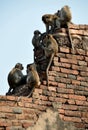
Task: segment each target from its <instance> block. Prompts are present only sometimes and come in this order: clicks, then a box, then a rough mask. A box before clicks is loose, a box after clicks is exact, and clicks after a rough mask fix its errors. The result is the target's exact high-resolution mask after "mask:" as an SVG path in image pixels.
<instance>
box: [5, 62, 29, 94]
mask: <svg viewBox="0 0 88 130" xmlns="http://www.w3.org/2000/svg"><path fill="white" fill-rule="evenodd" d="M23 69H24V67H23V65H22V64H21V63H17V64H16V65H15V66H14V68H13V69H12V70H11V71H10V72H9V74H8V77H7V80H8V84H9V86H10V88H9V90H8V92H7V94H9V93H10V92H11V91H14V89H15V88H16V87H18V86H19V85H22V84H25V83H26V76H24V75H23V73H22V70H23Z"/></svg>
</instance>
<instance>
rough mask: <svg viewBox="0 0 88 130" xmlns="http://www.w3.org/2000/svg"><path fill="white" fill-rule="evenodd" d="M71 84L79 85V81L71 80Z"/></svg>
mask: <svg viewBox="0 0 88 130" xmlns="http://www.w3.org/2000/svg"><path fill="white" fill-rule="evenodd" d="M72 84H74V85H80V81H77V80H72Z"/></svg>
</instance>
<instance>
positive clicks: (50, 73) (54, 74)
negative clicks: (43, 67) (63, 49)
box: [49, 71, 57, 76]
mask: <svg viewBox="0 0 88 130" xmlns="http://www.w3.org/2000/svg"><path fill="white" fill-rule="evenodd" d="M49 75H51V76H56V75H57V74H56V71H49Z"/></svg>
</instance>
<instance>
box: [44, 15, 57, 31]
mask: <svg viewBox="0 0 88 130" xmlns="http://www.w3.org/2000/svg"><path fill="white" fill-rule="evenodd" d="M57 18H58V16H57V15H55V14H45V15H43V16H42V21H43V22H44V24H45V26H46V33H49V31H50V30H51V31H52V32H53V31H54V25H55V21H56V19H57Z"/></svg>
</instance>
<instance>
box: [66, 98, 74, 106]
mask: <svg viewBox="0 0 88 130" xmlns="http://www.w3.org/2000/svg"><path fill="white" fill-rule="evenodd" d="M67 102H68V104H71V105H75V101H74V100H71V99H70V100H67Z"/></svg>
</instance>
